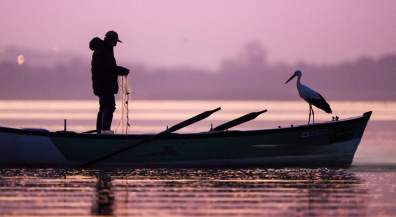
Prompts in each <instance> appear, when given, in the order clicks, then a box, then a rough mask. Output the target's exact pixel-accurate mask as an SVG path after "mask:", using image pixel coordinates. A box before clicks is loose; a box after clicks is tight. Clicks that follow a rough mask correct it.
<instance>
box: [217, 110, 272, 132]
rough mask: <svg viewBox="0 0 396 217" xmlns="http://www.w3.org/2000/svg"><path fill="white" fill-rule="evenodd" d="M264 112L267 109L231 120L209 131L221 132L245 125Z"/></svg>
mask: <svg viewBox="0 0 396 217" xmlns="http://www.w3.org/2000/svg"><path fill="white" fill-rule="evenodd" d="M264 112H267V109H265V110H263V111H260V112H252V113H249V114H247V115H244V116H242V117H239V118H237V119H235V120H232V121H229V122H227V123H224V124H222V125H220V126H217V127H215V128H214V129H211V130H210V131H223V130H227V129H229V128H231V127H235V126H237V125H239V124H243V123H245V122H248V121H250V120H253V119H255V118H256V117H257V116H259V115H260V114H262V113H264Z"/></svg>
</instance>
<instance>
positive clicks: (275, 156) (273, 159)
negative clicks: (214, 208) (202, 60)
mask: <svg viewBox="0 0 396 217" xmlns="http://www.w3.org/2000/svg"><path fill="white" fill-rule="evenodd" d="M370 116H371V112H367V113H365V114H363V115H362V116H358V117H353V118H349V119H343V120H339V121H331V122H324V123H319V124H311V125H302V126H296V127H287V128H277V129H265V130H251V131H221V132H204V133H191V134H177V133H172V134H169V135H164V136H163V137H161V138H159V139H156V140H152V141H150V142H148V143H145V144H143V145H141V146H138V147H134V148H132V149H130V150H127V151H125V152H122V153H120V154H118V155H115V156H113V157H110V158H108V159H106V160H104V161H103V162H99V163H98V164H97V166H136V167H138V166H139V167H141V166H156V167H169V166H176V167H186V166H187V167H200V166H205V167H208V166H210V167H212V166H213V167H217V166H271V167H285V166H308V167H322V166H326V167H333V166H335V167H345V166H349V165H350V164H351V163H352V161H353V157H354V154H355V152H356V150H357V148H358V145H359V143H360V141H361V138H362V136H363V133H364V130H365V128H366V125H367V122H368V120H369V118H370ZM150 136H152V135H149V134H141V135H96V134H81V133H73V132H48V131H45V130H42V131H40V130H29V129H13V128H5V127H0V139H1V140H0V141H1V142H0V164H1V165H50V166H77V165H81V164H83V163H85V162H90V161H92V160H95V159H97V158H100V157H102V156H105V155H107V154H109V153H112V152H114V151H116V150H119V149H121V148H124V147H127V146H129V145H131V144H135V143H137V142H139V141H141V140H143V139H146V138H148V137H150Z"/></svg>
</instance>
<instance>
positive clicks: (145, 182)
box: [0, 100, 396, 216]
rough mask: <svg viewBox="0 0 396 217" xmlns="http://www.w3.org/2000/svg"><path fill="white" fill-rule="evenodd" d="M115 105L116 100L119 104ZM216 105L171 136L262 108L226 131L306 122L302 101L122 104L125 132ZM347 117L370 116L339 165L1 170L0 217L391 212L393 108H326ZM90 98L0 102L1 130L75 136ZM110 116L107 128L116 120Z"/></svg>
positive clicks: (151, 128) (86, 123) (84, 127)
mask: <svg viewBox="0 0 396 217" xmlns="http://www.w3.org/2000/svg"><path fill="white" fill-rule="evenodd" d="M118 104H120V103H118ZM219 106H221V107H222V110H221V111H219V112H217V113H215V114H213V115H212V116H211V117H209V118H208V119H206V120H204V121H201V122H199V123H197V124H194V125H191V126H189V127H186V128H184V129H181V130H180V131H178V132H202V131H207V130H209V129H210V125H211V124H213V126H218V125H219V124H221V123H224V122H226V121H229V120H232V119H234V118H237V117H240V116H242V115H244V114H247V113H250V112H252V111H261V110H263V109H268V112H267V113H264V114H262V115H261V116H259V117H258V118H257V119H256V120H253V121H251V122H249V123H246V124H243V125H241V126H237V127H235V129H239V130H249V129H266V128H274V127H278V126H290V125H291V124H293V125H300V124H305V123H306V122H307V118H308V106H307V105H306V104H305V103H304V102H302V101H287V102H276V101H133V100H132V101H131V102H130V105H129V108H130V112H129V119H130V124H131V127H130V128H129V129H128V130H129V132H130V133H156V132H160V131H162V130H164V129H165V128H166V126H172V125H174V124H177V123H178V122H181V121H183V120H185V119H188V118H190V117H192V116H194V115H196V114H198V113H201V112H203V111H206V110H211V109H214V108H217V107H219ZM331 106H332V109H333V111H334V113H333V114H332V115H328V114H325V113H323V112H321V111H317V112H316V116H315V120H316V121H317V122H319V121H328V120H331V116H336V115H337V116H339V117H340V118H347V117H351V116H357V115H361V114H363V113H364V112H366V111H369V110H372V111H373V115H372V118H371V120H370V121H369V124H368V126H367V129H366V132H365V134H364V136H363V139H362V142H361V144H360V146H359V148H358V151H357V153H356V155H355V159H354V162H353V164H352V166H351V167H350V168H348V169H336V168H335V169H334V168H319V169H312V168H283V169H271V168H206V169H200V168H186V169H176V168H173V169H169V168H156V169H153V168H96V169H81V168H0V216H33V215H34V216H40V215H41V216H60V215H61V216H103V215H105V216H127V215H131V216H396V184H395V183H396V157H395V156H396V145H395V141H396V140H395V138H396V137H395V134H396V133H395V131H394V129H395V127H396V102H332V103H331ZM97 107H98V105H97V102H96V101H0V125H1V126H8V127H37V128H46V129H49V130H51V131H52V130H63V128H64V126H63V123H64V122H63V120H64V119H67V129H68V130H73V131H76V132H82V131H88V130H92V129H93V127H94V126H95V119H96V112H97ZM120 111H121V109H118V110H117V112H116V113H115V117H114V121H113V126H112V129H115V128H117V124H118V120H119V118H120Z"/></svg>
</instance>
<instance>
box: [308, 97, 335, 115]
mask: <svg viewBox="0 0 396 217" xmlns="http://www.w3.org/2000/svg"><path fill="white" fill-rule="evenodd" d="M318 95H319V97H320V99H313V98H308V99H307V101H308V103H310V104H312V105H314V106H316V107H317V108H319V109H322V110H323V111H325V112H326V113H331V112H332V111H331V108H330V105H329V104H328V103H327V102H326V100H325V99H324V98H323V97H322V95H320V94H319V93H318Z"/></svg>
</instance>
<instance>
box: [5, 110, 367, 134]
mask: <svg viewBox="0 0 396 217" xmlns="http://www.w3.org/2000/svg"><path fill="white" fill-rule="evenodd" d="M371 114H372V111H368V112H365V113H364V114H363V115H360V116H355V117H350V118H345V119H341V120H337V121H326V122H321V123H315V124H304V125H298V126H290V127H280V128H269V129H257V130H243V131H242V130H227V131H212V132H210V131H208V132H199V133H170V134H167V135H163V136H162V137H161V139H186V138H220V137H235V136H254V135H263V134H275V133H287V132H292V131H296V130H301V131H306V130H310V129H317V128H325V127H328V126H330V125H331V126H336V125H343V124H345V123H353V122H359V121H364V120H367V121H368V120H369V119H370V117H371ZM0 132H4V133H13V134H23V135H33V136H44V137H45V136H47V137H64V138H85V139H112V140H114V139H116V140H118V139H145V138H147V137H150V136H154V135H156V134H88V133H77V132H73V131H55V132H53V131H46V130H42V129H37V130H36V129H33V128H29V129H18V128H9V127H2V126H0Z"/></svg>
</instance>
